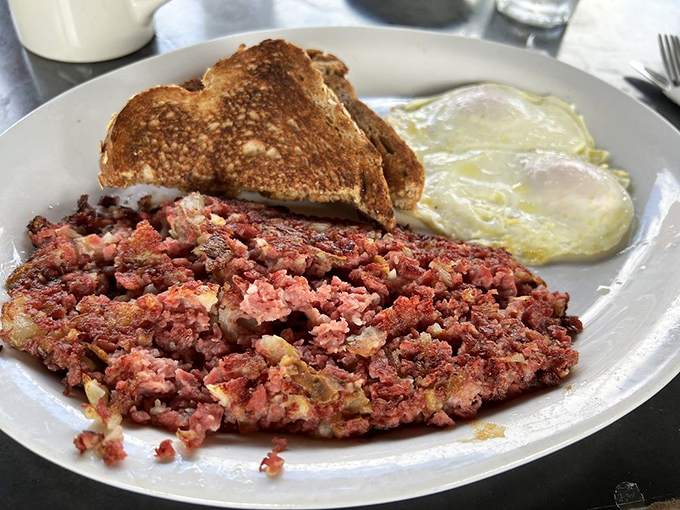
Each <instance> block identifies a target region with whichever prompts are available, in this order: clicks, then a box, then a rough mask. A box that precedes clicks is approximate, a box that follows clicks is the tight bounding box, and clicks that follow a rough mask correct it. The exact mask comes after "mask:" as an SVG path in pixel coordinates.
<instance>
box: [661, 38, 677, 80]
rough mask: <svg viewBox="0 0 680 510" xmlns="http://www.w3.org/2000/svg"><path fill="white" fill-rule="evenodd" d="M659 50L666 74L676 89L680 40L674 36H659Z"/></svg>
mask: <svg viewBox="0 0 680 510" xmlns="http://www.w3.org/2000/svg"><path fill="white" fill-rule="evenodd" d="M659 49H660V50H661V58H662V59H663V65H664V67H665V68H666V74H668V78H669V79H670V80H671V83H673V85H675V86H676V87H677V86H679V85H680V40H678V37H677V36H675V35H661V34H659Z"/></svg>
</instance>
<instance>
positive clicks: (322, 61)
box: [307, 50, 425, 211]
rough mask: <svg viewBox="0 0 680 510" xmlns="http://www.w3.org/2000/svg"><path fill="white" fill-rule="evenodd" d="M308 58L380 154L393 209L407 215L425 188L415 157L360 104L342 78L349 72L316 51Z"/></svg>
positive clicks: (396, 135) (384, 123)
mask: <svg viewBox="0 0 680 510" xmlns="http://www.w3.org/2000/svg"><path fill="white" fill-rule="evenodd" d="M307 54H308V55H309V56H310V58H311V59H312V62H313V63H314V66H315V67H316V68H317V69H318V70H319V71H320V72H321V73H322V74H323V78H324V81H325V82H326V85H327V86H328V87H330V88H331V89H332V90H333V92H335V94H336V95H337V96H338V98H339V99H340V101H342V103H343V104H344V105H345V108H347V111H349V113H350V115H351V116H352V119H354V122H356V123H357V125H358V126H359V127H360V128H361V130H362V131H363V132H364V133H366V136H368V139H369V140H370V141H371V143H372V144H373V145H374V146H375V148H376V149H377V150H378V152H379V153H380V156H381V157H382V165H383V174H384V175H385V180H386V181H387V185H388V186H389V188H390V196H391V197H392V203H393V204H394V206H395V207H398V208H399V209H405V210H409V211H410V210H412V209H414V208H415V207H416V204H417V203H418V200H420V196H421V194H422V192H423V185H424V184H425V171H424V169H423V166H422V165H421V164H420V162H419V161H418V159H417V158H416V155H415V154H414V153H413V151H412V150H411V149H410V147H409V146H408V145H407V144H406V142H404V141H403V140H402V139H401V138H400V137H399V135H398V134H397V133H396V132H395V131H394V129H392V127H391V126H390V125H389V124H387V122H385V121H384V120H383V119H381V118H380V117H379V116H378V115H377V114H376V113H375V112H374V111H373V110H371V109H370V108H369V107H368V106H366V105H365V104H364V103H363V102H361V101H360V100H359V98H358V97H357V94H356V92H355V91H354V87H352V84H351V83H350V82H349V81H348V80H347V79H346V78H345V75H346V74H347V72H348V68H347V66H346V65H345V64H344V63H343V62H342V61H341V60H340V59H338V58H337V57H336V56H334V55H326V54H324V53H323V52H322V51H319V50H307Z"/></svg>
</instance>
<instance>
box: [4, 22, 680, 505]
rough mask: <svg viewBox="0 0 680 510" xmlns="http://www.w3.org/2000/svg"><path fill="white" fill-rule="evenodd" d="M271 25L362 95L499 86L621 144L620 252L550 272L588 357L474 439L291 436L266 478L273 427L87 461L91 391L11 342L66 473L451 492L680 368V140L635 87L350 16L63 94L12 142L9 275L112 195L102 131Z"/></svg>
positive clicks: (153, 64) (197, 490)
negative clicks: (61, 227)
mask: <svg viewBox="0 0 680 510" xmlns="http://www.w3.org/2000/svg"><path fill="white" fill-rule="evenodd" d="M269 37H273V38H285V39H288V40H289V41H291V42H294V43H296V44H298V45H299V46H302V47H305V48H319V49H322V50H324V51H327V52H331V53H334V54H336V55H337V56H339V57H340V58H341V59H342V60H344V61H345V62H346V63H347V65H348V66H349V68H350V70H351V71H350V76H349V77H350V79H351V80H352V82H353V84H354V85H355V87H356V89H357V91H358V93H359V94H360V95H361V96H363V97H369V98H370V97H382V98H394V97H399V98H404V97H409V96H415V95H426V94H432V93H436V92H442V91H444V90H447V89H449V88H452V87H454V86H457V85H461V84H465V83H471V82H478V81H494V82H502V83H506V84H509V85H513V86H517V87H520V88H524V89H528V90H531V91H533V92H537V93H551V94H554V95H556V96H558V97H561V98H562V99H565V100H567V101H570V102H573V103H575V104H576V105H577V106H578V110H579V112H580V113H582V114H583V115H584V116H585V118H586V122H587V124H588V126H589V127H590V129H591V132H592V134H593V136H594V138H595V140H596V142H597V144H598V145H599V146H600V147H602V148H604V149H607V150H609V151H610V152H611V154H612V161H611V163H612V166H614V167H619V168H623V169H626V170H627V171H628V172H629V173H630V175H631V177H632V182H633V189H632V196H633V199H634V202H635V206H636V211H637V216H636V218H637V222H636V226H635V231H634V232H633V234H632V236H631V240H630V243H629V246H628V248H626V249H625V250H623V251H622V252H621V253H619V254H617V255H615V256H612V257H609V258H606V259H604V260H599V261H593V262H589V263H578V264H577V263H571V264H555V265H552V266H548V267H544V268H540V269H539V270H537V272H538V273H539V274H540V275H541V276H543V277H544V278H545V279H546V281H547V282H548V286H549V288H550V289H552V290H561V291H567V292H569V293H570V294H571V297H572V300H571V306H570V311H571V313H575V314H578V315H580V316H581V317H582V319H583V321H584V324H585V330H584V332H583V334H581V335H580V336H579V337H578V338H577V340H576V348H577V349H578V350H579V351H580V354H581V361H580V363H579V365H578V366H577V367H576V369H575V370H574V371H573V373H572V375H571V376H570V378H569V379H568V380H567V381H566V382H565V384H564V385H563V386H562V387H559V388H555V389H552V390H549V391H542V392H538V393H534V394H532V395H529V396H525V397H522V398H520V399H516V400H514V401H512V402H510V403H507V404H504V405H502V406H496V407H493V408H492V409H490V410H486V411H484V412H482V413H481V415H480V420H483V421H487V422H493V423H495V424H498V425H501V426H503V427H505V437H504V438H495V439H488V440H486V441H465V440H467V439H470V438H471V437H473V430H472V428H471V425H470V424H469V423H465V422H461V423H459V424H458V426H456V427H453V428H450V429H446V430H435V429H433V428H428V427H421V428H409V429H406V430H401V431H394V432H390V433H387V434H382V435H378V436H376V437H374V438H371V439H361V440H352V441H323V440H315V439H309V438H298V437H292V438H289V443H290V444H289V451H287V452H285V455H284V457H285V460H286V465H285V472H284V474H283V476H282V477H280V478H279V479H276V480H270V479H268V478H267V477H266V476H264V475H262V474H261V473H259V472H258V466H259V463H260V461H261V460H262V458H263V457H264V456H265V454H266V452H267V451H268V450H269V448H270V436H268V435H253V436H246V437H238V436H233V435H226V434H223V435H219V436H215V437H213V438H211V440H209V441H208V442H207V443H206V444H205V446H204V447H202V448H200V449H199V450H198V451H197V452H196V453H195V454H193V455H192V456H191V457H190V458H183V457H181V456H178V458H177V459H176V460H175V461H174V462H171V463H168V464H159V463H157V462H156V461H155V460H154V458H153V449H154V448H155V447H156V446H157V445H158V444H159V443H160V441H161V440H163V439H166V438H168V437H171V436H170V435H169V434H167V433H164V432H162V431H158V430H152V429H144V428H140V427H134V426H132V425H127V426H126V427H125V447H126V450H127V452H128V454H129V457H128V459H126V460H125V461H124V462H123V463H121V464H120V465H119V466H118V467H115V468H107V467H105V466H104V464H103V463H102V462H101V460H99V459H98V458H93V457H91V456H89V455H85V456H82V457H79V456H78V455H77V452H76V451H75V449H74V447H73V445H72V439H73V436H74V435H75V434H77V433H78V432H79V431H81V430H83V429H86V428H88V426H89V425H90V423H89V421H88V420H86V419H85V417H84V416H83V415H82V412H81V409H80V402H81V400H79V396H78V395H74V396H71V397H65V396H63V395H62V393H61V391H62V387H61V385H60V383H59V377H58V376H56V375H55V374H52V373H49V372H48V371H47V370H46V369H44V368H43V367H42V366H41V365H40V364H39V363H38V362H37V361H35V360H32V359H30V358H28V357H27V356H24V355H22V354H21V353H18V352H16V351H14V350H13V349H4V351H3V352H2V354H1V355H0V388H2V391H1V392H0V427H1V428H2V430H4V431H5V432H6V433H7V434H9V435H10V436H11V437H13V438H14V439H15V440H17V441H19V442H20V443H21V444H23V445H24V446H26V447H27V448H29V449H31V450H32V451H34V452H36V453H38V454H39V455H42V456H43V457H45V458H47V459H49V460H50V461H52V462H55V463H57V464H59V465H61V466H63V467H65V468H67V469H70V470H72V471H75V472H77V473H80V474H82V475H84V476H87V477H90V478H93V479H95V480H98V481H101V482H104V483H107V484H110V485H114V486H117V487H120V488H124V489H128V490H132V491H137V492H141V493H144V494H150V495H155V496H160V497H166V498H172V499H176V500H183V501H192V502H196V503H205V504H212V505H218V506H230V507H257V508H263V507H267V508H329V507H340V506H342V507H346V506H353V505H365V504H371V503H381V502H387V501H393V500H398V499H406V498H410V497H415V496H419V495H424V494H428V493H433V492H437V491H442V490H445V489H449V488H452V487H456V486H460V485H463V484H466V483H469V482H472V481H474V480H479V479H481V478H484V477H487V476H491V475H493V474H494V473H499V472H501V471H504V470H507V469H510V468H512V467H514V466H518V465H520V464H523V463H526V462H529V461H530V460H532V459H535V458H537V457H540V456H543V455H546V454H547V453H549V452H551V451H554V450H556V449H558V448H561V447H564V446H566V445H568V444H570V443H573V442H575V441H577V440H579V439H580V438H583V437H585V436H586V435H588V434H591V433H593V432H595V431H596V430H598V429H600V428H602V427H604V426H605V425H607V424H609V423H611V422H612V421H614V420H616V419H617V418H619V417H621V416H623V415H624V414H625V413H627V412H629V411H631V410H632V409H634V408H635V407H636V406H638V405H640V404H641V403H642V402H644V401H645V400H646V399H648V398H649V397H651V396H652V395H653V394H654V393H655V392H657V391H658V390H659V389H661V387H663V385H664V384H666V383H667V382H668V381H670V380H671V379H672V378H673V376H675V375H676V374H677V373H678V371H679V368H680V349H677V346H676V342H675V339H676V337H677V333H678V329H679V326H678V324H679V319H680V304H679V301H678V296H677V291H676V289H679V288H680V271H677V270H676V267H677V262H678V260H680V246H678V239H679V236H680V229H679V228H678V227H679V225H680V204H678V200H679V199H680V185H679V184H678V177H679V176H680V168H679V166H678V165H680V134H679V133H678V132H677V131H676V130H675V129H674V128H673V127H672V126H671V125H670V124H668V123H667V122H665V121H664V120H663V119H662V118H661V117H660V116H658V115H656V114H655V113H653V112H652V111H651V110H649V109H648V108H646V107H645V106H643V105H642V104H640V103H638V102H636V101H635V100H633V99H631V98H630V97H628V96H626V95H625V94H623V93H622V92H620V91H618V90H616V89H614V88H613V87H611V86H609V85H607V84H605V83H604V82H602V81H600V80H598V79H596V78H594V77H592V76H590V75H588V74H585V73H583V72H581V71H578V70H576V69H574V68H572V67H569V66H567V65H565V64H562V63H560V62H558V61H556V60H553V59H550V58H547V57H544V56H541V55H538V54H534V53H530V52H527V51H523V50H519V49H515V48H511V47H507V46H502V45H499V44H495V43H491V42H485V41H480V40H473V39H464V38H459V37H453V36H448V35H443V34H437V33H429V32H421V31H415V30H403V29H376V28H340V27H338V28H311V29H297V30H279V31H271V32H259V33H249V34H239V35H235V36H231V37H227V38H223V39H219V40H214V41H210V42H207V43H204V44H200V45H197V46H192V47H189V48H185V49H182V50H179V51H175V52H172V53H168V54H164V55H160V56H158V57H154V58H151V59H149V60H145V61H142V62H139V63H136V64H134V65H131V66H128V67H126V68H123V69H119V70H117V71H114V72H112V73H110V74H108V75H105V76H102V77H100V78H98V79H95V80H92V81H90V82H88V83H85V84H83V85H81V86H79V87H76V88H74V89H72V90H70V91H68V92H67V93H65V94H63V95H61V96H59V97H58V98H56V99H54V100H53V101H50V102H49V103H47V104H45V105H44V106H42V107H41V108H39V109H37V110H36V111H35V112H33V113H32V114H31V115H29V116H28V117H26V118H24V119H23V120H22V121H20V122H19V123H17V124H16V125H15V126H14V127H12V128H11V129H9V130H8V131H7V132H5V133H4V134H3V135H2V136H1V137H0V155H1V157H2V161H3V165H2V169H1V170H0V172H1V173H0V176H1V179H2V189H1V190H0V241H1V242H0V277H1V278H2V280H3V281H4V279H5V278H6V277H7V275H8V274H9V272H10V271H11V270H12V269H13V268H14V267H16V266H17V265H18V264H19V263H20V262H21V261H22V260H25V258H26V257H27V255H28V253H30V245H29V243H28V240H27V238H26V234H25V225H26V223H27V222H28V221H29V220H30V219H31V218H32V217H33V216H34V215H36V214H42V215H46V216H49V217H50V218H51V219H58V218H60V217H61V216H62V215H63V214H66V213H68V212H69V211H71V210H72V209H73V207H74V206H75V202H76V199H77V198H78V196H79V195H80V194H82V193H89V194H91V195H95V196H96V195H100V194H101V191H100V190H99V188H98V186H97V179H96V177H97V172H98V163H97V160H98V146H99V141H100V139H101V138H103V136H104V134H105V131H106V125H107V123H108V121H109V118H110V115H111V114H112V113H113V112H116V111H118V110H119V109H120V108H121V107H122V106H123V105H124V104H125V101H126V100H127V99H128V97H130V96H132V95H133V94H135V93H136V92H139V91H141V90H143V89H145V88H148V87H150V86H153V85H157V84H164V83H182V82H183V81H185V80H188V79H190V78H193V77H197V76H201V75H202V74H203V72H204V71H205V69H206V68H207V67H208V66H210V65H211V64H213V63H214V62H216V61H217V60H219V59H220V58H224V57H226V56H228V55H230V54H231V53H233V52H234V51H235V50H236V48H237V47H238V45H239V44H241V43H245V44H248V45H251V44H255V43H257V42H259V41H261V40H263V39H265V38H269ZM369 102H370V104H384V102H383V101H380V100H377V101H376V100H372V101H369ZM131 193H132V192H126V195H127V196H130V195H131ZM137 194H139V191H137ZM0 298H1V299H2V300H3V301H4V300H6V299H7V296H6V294H4V292H3V295H2V296H0ZM312 487H313V488H314V491H313V493H310V488H312Z"/></svg>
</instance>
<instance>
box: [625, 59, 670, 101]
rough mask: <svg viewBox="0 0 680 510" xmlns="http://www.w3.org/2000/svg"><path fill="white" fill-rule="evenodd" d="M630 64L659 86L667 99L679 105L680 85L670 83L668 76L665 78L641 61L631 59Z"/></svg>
mask: <svg viewBox="0 0 680 510" xmlns="http://www.w3.org/2000/svg"><path fill="white" fill-rule="evenodd" d="M630 66H631V67H632V68H633V69H635V70H636V71H637V72H638V73H640V75H641V76H643V77H644V78H645V79H646V80H647V81H648V82H650V83H653V84H654V85H656V86H657V87H659V88H660V89H661V92H663V93H664V95H665V96H666V97H667V98H668V99H670V100H671V101H673V102H674V103H676V104H677V105H680V87H676V86H673V85H671V82H670V80H668V78H666V77H665V76H664V75H663V74H661V73H659V72H657V71H655V70H654V69H650V68H649V67H646V66H645V65H644V64H642V63H641V62H638V61H636V60H631V61H630Z"/></svg>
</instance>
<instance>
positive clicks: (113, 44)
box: [9, 0, 168, 62]
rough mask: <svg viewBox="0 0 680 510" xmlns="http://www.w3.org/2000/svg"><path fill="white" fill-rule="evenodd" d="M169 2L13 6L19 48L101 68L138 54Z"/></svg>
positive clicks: (64, 1)
mask: <svg viewBox="0 0 680 510" xmlns="http://www.w3.org/2000/svg"><path fill="white" fill-rule="evenodd" d="M167 1H168V0H9V7H10V11H11V14H12V19H13V20H14V25H15V27H16V30H17V34H18V36H19V40H20V41H21V44H22V45H23V46H24V47H25V48H26V49H28V50H30V51H32V52H33V53H36V54H38V55H40V56H41V57H45V58H49V59H52V60H60V61H62V62H98V61H101V60H110V59H112V58H117V57H122V56H123V55H127V54H129V53H132V52H133V51H136V50H138V49H139V48H141V47H142V46H144V45H145V44H146V43H148V42H149V41H150V40H151V39H152V38H153V35H154V26H153V13H154V11H155V10H156V9H158V7H160V6H161V5H163V4H164V3H166V2H167Z"/></svg>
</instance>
